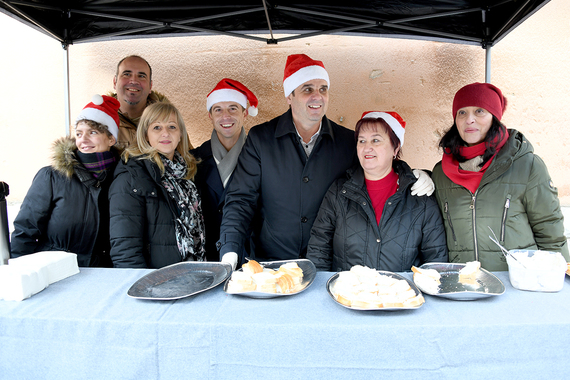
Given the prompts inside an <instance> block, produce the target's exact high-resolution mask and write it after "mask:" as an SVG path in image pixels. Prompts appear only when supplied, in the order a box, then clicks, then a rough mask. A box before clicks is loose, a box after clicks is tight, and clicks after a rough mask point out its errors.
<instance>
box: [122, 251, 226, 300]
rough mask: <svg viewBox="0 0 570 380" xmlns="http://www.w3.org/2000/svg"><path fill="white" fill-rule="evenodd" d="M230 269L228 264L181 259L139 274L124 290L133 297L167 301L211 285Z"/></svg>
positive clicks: (223, 277)
mask: <svg viewBox="0 0 570 380" xmlns="http://www.w3.org/2000/svg"><path fill="white" fill-rule="evenodd" d="M231 273H232V268H231V265H229V264H223V263H218V262H194V261H188V262H182V263H176V264H172V265H169V266H167V267H164V268H160V269H157V270H155V271H152V272H151V273H149V274H147V275H145V276H143V277H141V278H140V279H139V280H138V281H136V282H135V283H134V284H133V285H132V286H131V287H130V289H129V290H128V292H127V295H128V296H129V297H133V298H139V299H147V300H159V301H169V300H176V299H180V298H184V297H190V296H192V295H194V294H198V293H201V292H205V291H206V290H210V289H213V288H215V287H216V286H218V285H220V284H221V283H222V282H224V281H225V280H226V279H227V278H228V277H230V275H231Z"/></svg>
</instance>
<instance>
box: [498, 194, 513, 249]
mask: <svg viewBox="0 0 570 380" xmlns="http://www.w3.org/2000/svg"><path fill="white" fill-rule="evenodd" d="M510 207H511V194H507V199H506V200H505V206H504V207H503V217H502V218H501V237H500V241H501V244H503V245H504V244H505V228H506V224H507V216H508V213H509V208H510Z"/></svg>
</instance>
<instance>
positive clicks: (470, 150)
mask: <svg viewBox="0 0 570 380" xmlns="http://www.w3.org/2000/svg"><path fill="white" fill-rule="evenodd" d="M508 139H509V132H506V133H505V134H504V135H503V136H501V137H497V139H495V141H494V143H496V142H497V141H498V142H499V143H498V144H497V150H496V152H495V154H494V155H493V157H491V158H490V159H489V160H488V161H487V162H486V163H485V165H483V167H482V168H480V169H479V170H477V171H470V170H463V169H462V168H460V167H459V162H458V161H457V160H456V159H455V158H454V157H453V155H452V154H451V153H450V150H449V148H445V149H444V151H443V159H442V160H441V168H442V169H443V172H444V173H445V175H446V176H447V177H448V178H449V179H450V180H452V181H453V182H454V183H456V184H458V185H461V186H463V187H465V188H466V189H468V190H469V191H471V193H473V194H475V192H476V191H477V189H478V188H479V184H480V183H481V179H482V178H483V174H485V171H486V170H487V168H488V167H489V165H491V162H492V161H493V160H494V159H495V156H496V155H497V153H498V152H499V150H500V149H501V148H502V147H503V145H505V143H506V142H507V140H508ZM485 144H486V143H485V142H482V143H479V144H477V145H473V146H464V147H461V148H460V154H461V155H462V156H463V157H465V158H467V159H468V160H472V159H474V158H475V157H478V156H481V155H483V153H485V150H486V149H487V147H486V145H485Z"/></svg>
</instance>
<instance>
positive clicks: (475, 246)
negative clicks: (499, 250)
mask: <svg viewBox="0 0 570 380" xmlns="http://www.w3.org/2000/svg"><path fill="white" fill-rule="evenodd" d="M476 197H477V191H475V194H471V205H470V206H469V208H470V209H471V219H472V221H473V252H474V253H475V261H479V250H478V249H477V246H478V244H477V219H476V215H475V198H476Z"/></svg>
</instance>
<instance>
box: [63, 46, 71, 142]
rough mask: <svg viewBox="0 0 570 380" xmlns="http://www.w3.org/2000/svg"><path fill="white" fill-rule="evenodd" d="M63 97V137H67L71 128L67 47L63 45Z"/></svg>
mask: <svg viewBox="0 0 570 380" xmlns="http://www.w3.org/2000/svg"><path fill="white" fill-rule="evenodd" d="M62 47H63V82H64V84H63V86H64V87H63V96H64V109H65V135H66V136H69V134H70V130H69V128H70V126H71V116H70V113H69V108H70V107H69V106H70V103H69V45H67V44H63V45H62Z"/></svg>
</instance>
